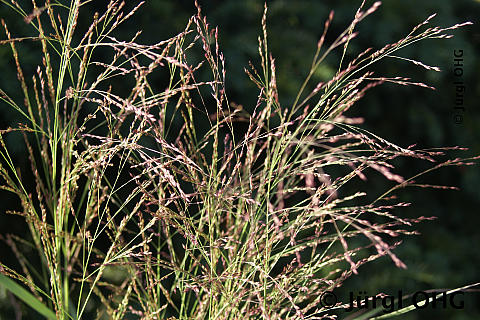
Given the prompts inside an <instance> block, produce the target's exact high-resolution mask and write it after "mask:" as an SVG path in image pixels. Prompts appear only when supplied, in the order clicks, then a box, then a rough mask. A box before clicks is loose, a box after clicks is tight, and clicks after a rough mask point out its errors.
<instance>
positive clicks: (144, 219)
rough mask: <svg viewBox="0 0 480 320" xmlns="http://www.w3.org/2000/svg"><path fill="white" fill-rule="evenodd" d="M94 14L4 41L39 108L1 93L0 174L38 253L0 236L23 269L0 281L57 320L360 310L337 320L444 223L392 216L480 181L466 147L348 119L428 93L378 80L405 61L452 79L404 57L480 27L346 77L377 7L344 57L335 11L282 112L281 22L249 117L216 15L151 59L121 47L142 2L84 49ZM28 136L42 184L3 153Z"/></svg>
mask: <svg viewBox="0 0 480 320" xmlns="http://www.w3.org/2000/svg"><path fill="white" fill-rule="evenodd" d="M89 2H90V1H84V2H82V1H79V0H73V1H71V2H70V4H69V5H67V6H65V5H63V4H61V3H60V2H51V1H46V3H45V4H44V6H42V7H38V5H37V4H35V1H33V5H34V6H33V9H31V10H28V9H27V8H26V7H22V6H20V5H19V4H18V3H17V2H15V1H2V3H3V4H4V5H9V6H10V7H11V8H12V10H15V11H16V12H17V13H18V14H20V15H21V16H22V17H23V18H24V21H25V23H27V24H30V26H31V27H32V28H33V29H34V30H35V31H36V32H37V35H36V36H34V37H23V38H22V37H15V35H12V33H11V32H10V31H9V29H8V27H7V25H6V23H5V22H4V21H3V20H2V25H3V28H4V30H5V34H6V39H5V40H1V41H0V42H1V44H4V45H9V46H10V48H11V50H12V53H13V61H14V63H15V66H16V69H17V74H18V79H19V81H20V84H21V89H22V93H23V96H24V99H23V104H22V103H20V102H18V101H16V100H15V99H13V98H11V96H10V95H9V94H8V93H7V92H4V91H3V90H2V91H0V94H1V96H0V98H1V100H2V104H3V105H4V106H5V105H8V106H9V107H11V108H12V109H14V110H16V111H17V112H18V113H20V114H21V116H22V117H23V123H22V124H18V125H17V126H15V127H11V128H6V129H2V130H1V134H0V143H1V151H0V152H1V166H0V173H1V177H2V189H3V190H5V191H8V192H11V193H13V194H15V195H16V196H17V198H18V200H20V204H21V209H20V210H16V211H11V212H9V213H11V214H15V215H19V216H21V217H23V218H24V219H25V222H26V226H27V227H28V229H29V237H27V238H26V239H23V238H21V237H18V236H16V235H6V236H4V237H3V239H4V240H5V241H6V242H7V243H8V244H9V245H10V247H11V248H12V250H13V252H14V253H15V255H16V256H17V260H18V263H17V265H15V266H10V267H9V266H7V265H5V264H1V267H0V269H1V270H0V271H1V273H2V275H3V276H2V278H1V279H2V283H3V284H4V285H5V284H7V283H8V284H9V285H10V287H9V288H14V289H11V291H12V292H13V293H14V294H16V295H17V296H18V298H20V300H21V301H23V302H24V303H26V304H27V305H29V306H31V307H33V308H35V309H36V310H37V311H38V312H40V313H41V314H42V315H44V316H46V317H47V318H57V319H86V318H89V319H90V318H92V319H93V318H97V319H126V318H132V319H133V318H138V319H164V318H167V317H174V318H178V319H254V318H262V319H300V318H309V319H320V318H329V317H332V316H333V314H334V312H335V310H336V309H341V308H342V307H345V305H342V304H341V302H339V303H338V305H335V306H331V307H324V306H322V305H321V301H320V299H321V296H322V293H324V292H326V291H331V290H333V289H335V288H337V287H339V286H341V285H342V283H343V281H344V280H345V279H347V278H348V277H349V276H350V275H351V274H353V273H358V270H359V267H360V266H361V265H363V264H364V263H366V262H369V261H372V260H375V259H377V258H379V257H382V256H389V257H390V258H391V259H392V260H393V263H394V264H395V265H396V266H397V267H401V268H404V267H405V264H404V263H403V262H402V261H401V259H400V258H399V257H397V256H396V255H395V254H394V252H393V249H394V248H395V247H396V246H397V245H398V244H399V241H395V239H396V238H397V237H399V236H400V235H404V234H412V233H414V231H413V230H407V229H409V228H406V227H410V226H412V225H413V224H415V223H417V222H419V221H422V220H425V219H428V218H425V217H420V218H417V219H405V218H401V217H398V216H396V215H395V214H394V213H393V210H394V209H395V208H396V207H400V206H406V205H408V204H407V203H402V202H395V199H394V198H393V197H392V193H393V192H394V191H395V190H397V189H399V188H404V187H407V186H415V185H417V183H416V182H415V180H416V179H417V178H418V176H420V175H422V174H424V173H426V172H430V171H433V170H436V169H438V168H440V167H445V166H459V165H468V164H471V162H469V161H468V160H467V159H451V160H447V161H440V162H438V161H437V160H436V159H439V158H440V156H441V155H443V154H444V152H445V151H446V150H448V149H449V148H444V149H431V150H425V149H415V148H414V147H413V146H411V147H406V148H405V147H400V146H397V145H395V144H393V143H391V142H389V141H386V140H385V139H382V138H380V137H378V136H376V135H375V134H374V133H371V132H368V131H366V130H364V129H362V128H361V127H360V126H359V124H361V122H362V119H360V118H352V117H348V116H347V115H346V114H345V113H346V111H347V110H348V109H349V108H350V107H351V106H352V105H354V104H355V103H356V102H357V101H358V100H359V99H360V98H361V97H362V96H363V95H364V94H365V92H366V90H368V89H370V88H372V87H375V86H377V85H379V84H382V83H384V82H393V83H397V84H400V85H417V86H422V87H428V86H427V85H426V84H423V83H420V82H412V81H411V80H410V79H407V78H403V77H382V76H376V75H374V74H373V72H371V71H369V67H370V66H372V65H373V64H375V63H378V62H379V61H380V60H382V59H383V58H385V57H393V58H399V59H403V60H407V61H408V62H412V63H414V64H417V65H420V66H421V67H424V68H426V69H428V70H435V71H438V68H436V67H430V66H427V65H425V64H423V63H421V62H418V61H415V60H412V59H410V58H408V59H407V58H405V57H400V56H397V51H399V50H400V49H402V48H403V47H405V46H408V45H411V44H414V43H415V42H417V41H422V40H425V39H433V38H448V37H450V35H448V34H447V33H448V32H449V31H451V30H454V29H456V28H459V27H461V26H464V25H466V24H469V23H464V24H457V25H454V26H452V27H448V28H439V27H430V28H427V27H426V25H427V24H428V23H429V22H430V20H431V19H432V18H433V16H430V17H429V18H428V19H427V20H425V21H424V22H422V23H421V24H419V25H418V26H416V27H415V28H414V29H413V30H412V32H411V33H409V34H408V35H406V36H405V37H404V38H402V39H400V40H399V41H397V42H395V43H392V44H389V45H386V46H385V47H383V48H381V49H379V50H373V49H371V48H370V49H367V50H365V51H364V52H362V53H360V54H359V55H358V56H357V57H356V58H355V59H353V60H351V61H345V60H346V53H347V50H348V46H349V44H350V42H351V41H353V39H354V38H355V36H356V35H357V33H356V31H355V28H356V26H357V24H358V23H360V22H361V21H362V20H363V19H364V18H365V17H367V16H368V15H370V14H371V13H373V12H374V11H375V10H376V9H377V8H378V6H379V5H380V3H379V2H376V3H374V4H373V5H372V6H371V7H369V8H365V6H364V3H362V4H361V6H360V8H359V9H358V11H357V13H356V15H355V17H354V19H353V21H352V22H351V24H350V25H349V26H348V27H347V28H346V30H345V31H344V32H343V33H341V34H340V35H339V36H338V38H337V39H336V40H334V41H333V42H332V43H331V44H329V45H327V44H325V36H326V33H327V30H328V28H329V26H330V24H331V22H332V19H333V12H332V13H331V14H330V16H329V17H328V19H327V21H326V23H325V29H324V33H323V35H322V37H321V39H320V40H319V42H318V46H317V51H316V53H315V56H314V58H313V61H312V65H311V69H310V71H309V73H308V75H307V77H306V80H305V82H304V84H303V85H302V87H301V88H300V89H299V92H298V95H297V97H296V99H295V100H294V103H293V104H292V105H288V106H282V105H281V104H280V99H279V89H281V88H277V85H276V69H275V59H274V58H273V57H272V55H271V53H270V52H269V50H268V42H267V27H266V16H267V8H266V7H265V12H264V15H263V19H262V28H263V30H262V35H261V36H260V37H259V55H260V63H259V66H258V68H257V67H254V64H251V65H250V68H249V69H247V70H246V72H247V74H248V76H249V77H250V79H251V80H252V81H253V82H254V83H255V84H256V85H257V86H258V89H259V90H258V93H257V94H258V99H257V104H256V106H255V107H254V108H253V112H248V111H246V110H245V109H244V108H243V107H241V106H240V105H236V104H234V103H230V102H229V100H228V98H227V93H226V89H225V77H226V72H225V67H224V66H225V58H224V56H223V55H222V53H221V52H220V49H219V44H218V30H217V29H216V28H212V27H211V26H210V25H209V24H208V23H207V21H206V19H205V17H204V16H203V15H202V12H201V10H200V6H199V5H197V8H198V13H197V14H196V15H194V16H193V17H191V19H190V20H189V21H188V23H187V25H186V27H185V29H184V31H182V32H181V33H179V34H178V35H176V36H174V37H172V38H170V39H167V40H164V41H161V42H158V43H155V44H148V45H146V44H141V43H139V42H137V40H136V39H137V38H138V35H139V33H137V34H136V35H135V36H134V37H133V38H132V39H130V40H119V39H117V38H116V37H115V36H114V31H115V29H117V27H118V26H120V25H121V24H122V23H123V22H124V21H126V20H127V19H129V18H130V17H131V16H132V15H133V14H134V13H135V12H136V11H137V9H138V8H139V7H140V6H141V5H142V4H143V2H140V3H139V4H138V5H137V6H136V7H134V8H133V9H131V10H128V11H126V10H124V8H123V7H124V3H123V2H120V1H116V0H112V1H110V3H109V4H108V6H107V7H106V9H105V11H104V12H103V13H97V14H95V15H94V16H93V19H92V21H91V24H90V25H89V26H87V27H85V28H84V29H85V30H82V32H79V31H78V29H79V28H80V26H79V15H81V14H82V7H83V6H85V5H87V4H88V3H89ZM21 41H35V42H36V43H38V44H39V49H40V50H41V52H42V54H41V61H39V63H40V65H39V66H38V68H37V69H36V72H35V73H34V74H32V75H28V77H27V76H26V75H25V74H24V71H23V69H22V64H21V54H20V53H19V52H18V51H17V46H18V43H19V42H21ZM335 49H336V50H340V51H341V52H342V53H343V54H342V59H341V61H340V63H339V66H338V71H337V72H336V74H335V76H334V77H333V78H332V79H330V80H329V81H327V82H321V83H318V84H314V89H313V90H312V91H310V92H308V88H309V87H310V86H311V83H310V82H311V77H312V75H313V74H314V73H315V71H316V70H317V69H318V67H319V66H320V64H321V63H322V62H323V61H324V59H325V57H326V56H327V55H328V54H329V53H330V52H332V51H333V50H335ZM105 57H110V60H106V58H105ZM205 69H207V70H208V71H209V72H208V73H207V72H203V71H204V70H205ZM202 72H203V73H202ZM206 74H208V78H206ZM160 78H161V79H163V80H165V79H166V81H164V82H165V86H164V87H160V88H158V86H157V85H156V84H155V85H154V80H152V79H160ZM125 88H127V89H125ZM242 123H247V124H248V126H247V127H246V129H245V130H242V129H241V128H242V126H241V125H240V124H242ZM18 134H22V135H23V137H24V141H25V148H26V150H27V152H28V155H29V159H30V162H31V173H30V174H31V175H33V178H34V181H35V182H34V184H33V185H31V184H29V183H28V181H27V180H26V179H24V178H23V175H24V174H22V173H21V172H20V171H19V170H17V168H16V164H15V162H14V160H12V159H13V158H12V156H11V155H10V153H9V151H8V148H7V144H6V143H5V139H4V137H5V136H7V135H18ZM450 149H459V148H450ZM398 157H410V158H417V159H419V161H420V160H424V161H429V162H431V163H432V167H431V168H430V169H428V170H427V171H425V172H422V173H419V174H418V175H416V176H414V177H411V178H403V177H402V176H400V175H399V174H397V173H395V172H394V167H393V165H392V160H394V159H395V158H398ZM372 169H373V170H375V171H377V172H379V173H381V174H382V175H383V176H384V177H385V178H386V179H387V180H390V181H392V182H394V183H395V184H394V186H393V187H392V188H390V189H388V190H386V191H385V193H384V194H382V195H380V196H379V197H377V198H376V199H375V200H374V201H367V200H365V199H366V198H365V195H366V192H368V190H367V191H363V190H357V192H354V193H351V194H346V193H344V191H343V190H344V189H345V187H344V186H345V185H347V184H348V183H349V182H351V181H352V180H354V179H363V180H365V179H366V177H367V175H369V174H370V173H371V171H372ZM419 186H421V187H425V186H427V185H419ZM442 188H448V187H442ZM362 238H363V239H365V240H366V241H363V242H362V240H358V241H357V240H356V239H362ZM369 248H373V250H371V249H369ZM32 252H33V254H32ZM10 279H13V280H14V281H15V282H13V284H12V282H9V281H11V280H10Z"/></svg>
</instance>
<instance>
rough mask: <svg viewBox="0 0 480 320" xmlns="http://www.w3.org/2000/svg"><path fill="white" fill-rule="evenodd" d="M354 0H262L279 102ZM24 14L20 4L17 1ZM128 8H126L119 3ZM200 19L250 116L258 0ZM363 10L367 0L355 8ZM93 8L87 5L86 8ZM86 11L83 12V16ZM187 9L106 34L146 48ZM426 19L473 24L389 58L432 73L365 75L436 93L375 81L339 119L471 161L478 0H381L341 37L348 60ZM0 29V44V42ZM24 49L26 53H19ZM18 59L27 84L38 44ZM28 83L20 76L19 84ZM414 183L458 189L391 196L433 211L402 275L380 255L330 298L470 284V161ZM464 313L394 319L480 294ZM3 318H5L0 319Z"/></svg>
mask: <svg viewBox="0 0 480 320" xmlns="http://www.w3.org/2000/svg"><path fill="white" fill-rule="evenodd" d="M360 2H361V1H356V0H355V1H353V0H341V1H338V0H337V1H325V0H323V1H293V0H290V1H286V0H283V1H282V0H276V1H268V6H269V9H268V19H267V23H268V32H269V47H270V50H271V51H272V54H273V56H274V57H275V58H276V69H277V80H278V87H279V91H280V102H281V104H282V105H283V106H288V104H289V103H291V102H292V101H293V98H294V97H295V96H296V93H297V90H298V88H299V87H300V85H301V83H302V81H303V80H304V77H305V76H306V73H307V72H308V68H309V66H310V64H311V59H312V57H313V54H314V50H315V49H316V44H317V41H318V39H319V37H320V35H321V33H322V31H323V25H324V21H325V19H326V18H327V16H328V13H329V11H330V10H331V9H334V10H335V18H334V20H333V25H332V26H331V29H330V32H329V37H327V44H328V41H332V40H333V39H334V38H335V37H336V36H337V35H338V34H339V33H340V32H341V31H343V30H344V29H345V28H346V27H347V26H348V24H349V22H350V21H351V20H352V18H353V16H354V14H355V12H356V9H357V7H358V5H359V4H360ZM20 3H21V4H22V3H23V5H24V6H25V8H30V7H31V3H30V1H20ZM135 3H136V1H127V6H133V5H135ZM199 3H200V4H201V6H202V12H203V13H204V14H205V15H206V16H207V18H208V20H209V22H210V24H211V25H214V26H215V25H217V26H218V27H219V41H220V47H221V50H222V51H223V53H224V55H225V58H226V69H227V94H228V96H229V99H230V101H231V102H235V103H238V104H242V105H243V106H244V108H245V109H247V110H252V108H253V106H254V105H255V101H256V98H257V94H258V93H257V90H256V87H255V86H254V85H253V83H251V82H250V80H249V79H248V77H247V76H246V74H245V73H244V71H243V70H244V69H243V68H244V67H246V66H248V61H249V60H251V61H252V62H254V63H255V64H258V61H259V58H258V50H257V37H258V35H259V34H260V33H261V25H260V20H261V16H262V12H263V1H259V0H247V1H238V0H224V1H199ZM367 3H369V4H371V3H372V2H367ZM95 4H97V5H99V4H102V5H101V6H99V7H98V8H96V7H95ZM94 10H103V2H102V1H93V3H92V4H89V5H87V6H86V7H85V8H84V9H83V11H81V12H80V16H81V17H82V14H83V17H84V18H85V19H86V21H90V19H91V17H92V15H93V11H94ZM89 11H91V12H89ZM195 12H196V9H195V8H194V5H193V1H186V0H182V1H165V0H161V1H159V0H155V1H147V3H146V4H145V5H144V7H143V8H142V9H141V10H140V11H139V12H138V13H137V14H136V15H135V16H134V17H133V18H132V19H131V20H130V22H129V23H127V24H125V25H124V26H123V29H121V30H117V33H116V37H117V38H119V39H127V38H128V37H129V36H131V35H133V34H134V33H135V32H136V31H137V30H138V29H142V30H144V32H143V33H142V35H141V36H140V41H141V42H144V43H154V42H158V41H160V40H163V39H165V38H167V37H170V36H173V35H175V34H177V33H178V32H180V31H182V30H183V28H184V26H185V24H186V22H187V20H188V18H189V17H190V16H191V15H193V14H194V13H195ZM432 13H437V16H436V18H434V20H433V21H432V22H431V26H435V25H439V26H441V27H447V26H450V25H453V24H455V23H460V22H464V21H472V22H473V23H474V25H472V26H467V27H464V28H462V29H460V30H455V31H453V32H452V33H453V34H454V35H455V37H454V38H453V39H435V40H427V41H424V42H421V43H418V44H416V45H414V46H411V47H408V48H406V49H403V50H402V51H400V52H399V53H398V55H402V56H404V57H408V58H412V59H416V60H420V61H422V62H424V63H426V64H429V65H436V66H438V67H440V69H441V70H442V72H440V73H437V72H434V71H426V70H425V69H423V68H421V67H418V66H414V65H413V64H411V63H408V62H405V61H398V60H393V59H390V60H383V61H382V62H381V63H380V64H379V65H378V66H377V67H376V69H375V71H376V72H377V75H385V76H406V77H411V78H412V79H413V80H416V81H421V82H426V83H428V84H429V85H432V86H434V87H436V90H435V91H433V90H429V89H426V88H420V87H405V86H398V85H393V84H384V85H383V86H381V87H377V88H375V89H373V90H371V91H369V92H368V93H367V95H366V96H365V97H364V98H363V99H362V100H360V101H359V102H358V103H357V104H356V106H354V107H352V108H351V109H350V110H349V112H348V114H349V115H350V116H361V117H364V118H365V124H364V125H363V127H364V128H366V129H367V130H369V131H371V132H374V133H375V134H376V135H378V136H381V137H383V138H386V139H387V140H389V141H391V142H393V143H396V144H398V145H400V146H403V147H407V146H409V145H411V144H417V147H419V148H432V147H442V146H457V145H458V146H462V147H468V148H469V150H468V151H465V152H458V151H457V152H450V153H449V156H450V157H451V158H453V157H457V156H460V157H468V156H474V155H479V154H480V121H479V120H480V111H479V110H478V99H479V98H480V82H479V81H478V80H479V77H478V72H479V71H480V59H478V58H477V57H478V56H479V54H480V25H479V23H480V22H479V21H478V17H480V1H477V0H455V1H448V0H423V1H413V0H389V1H385V2H384V3H383V4H382V6H381V7H380V9H379V10H378V11H377V12H375V13H374V14H373V15H371V16H369V17H368V18H367V19H365V20H364V21H363V22H361V24H360V25H359V29H358V30H359V31H360V34H359V36H358V38H357V39H356V40H354V41H353V42H352V45H351V48H350V53H351V57H354V56H355V55H356V54H358V53H360V52H361V51H363V50H364V49H366V48H368V47H373V48H381V47H383V46H384V45H385V44H387V43H391V42H395V41H397V40H399V39H400V38H401V37H403V36H405V35H406V34H408V32H409V31H410V30H411V29H412V28H413V27H414V26H415V25H417V24H418V23H420V22H422V21H423V20H424V19H425V18H427V17H428V16H429V15H430V14H432ZM0 17H2V18H4V19H5V20H6V21H7V23H8V25H9V29H10V31H11V32H12V33H13V35H14V36H15V35H17V36H18V35H25V34H28V33H29V32H31V31H29V29H28V27H27V26H26V25H25V23H24V22H23V20H22V19H21V18H19V17H18V16H17V15H16V14H15V13H14V12H13V11H12V10H11V9H9V8H8V7H7V6H6V5H4V4H0ZM4 38H5V35H4V34H2V35H1V36H0V39H4ZM30 49H31V50H30ZM454 50H463V59H464V61H463V63H464V68H463V70H464V74H463V81H464V83H465V86H466V91H465V93H464V94H465V100H464V106H465V108H466V112H465V113H464V114H463V122H462V123H461V124H456V123H455V122H454V118H453V117H454V115H455V112H454V109H453V107H454V104H455V86H454V84H453V81H454V76H453V58H454V56H453V52H454ZM19 52H20V54H21V57H20V58H21V61H22V63H23V65H24V72H25V74H26V75H27V76H26V77H27V79H31V75H32V72H33V70H35V68H36V65H38V64H39V63H40V61H38V57H39V55H40V50H39V46H37V45H36V44H32V43H22V44H21V45H20V46H19ZM340 53H341V52H340V50H338V51H335V52H333V54H332V55H331V56H330V58H329V59H327V61H326V63H325V64H324V65H323V66H322V67H321V68H320V70H319V71H318V72H317V73H316V74H315V76H314V77H315V80H317V81H321V80H322V79H323V80H325V79H328V78H330V77H331V76H332V75H333V74H334V72H335V71H336V68H337V67H338V62H339V54H340ZM30 81H31V80H30ZM0 88H2V89H4V90H5V91H6V92H7V93H9V94H11V95H12V96H14V97H17V99H21V96H20V95H19V94H20V85H19V83H18V81H17V77H16V73H15V67H14V65H13V60H12V58H11V52H10V50H9V47H7V46H3V47H0ZM17 121H18V118H17V115H16V114H15V112H14V111H12V110H11V109H10V108H8V107H7V106H6V105H5V104H0V127H1V128H5V127H7V126H9V125H14V124H15V123H17ZM7 144H8V147H9V150H10V151H11V153H12V154H13V155H14V157H15V160H16V161H17V162H16V163H18V165H19V167H21V168H24V169H25V168H26V169H28V168H29V167H28V162H27V160H26V156H25V154H24V153H23V149H22V148H21V147H20V146H21V144H22V140H21V137H20V136H15V135H11V137H10V138H8V139H7ZM395 164H396V165H397V169H396V172H397V173H401V174H403V175H404V177H410V176H411V175H413V174H415V173H416V172H419V171H421V170H422V169H425V168H426V167H425V166H424V165H425V164H424V163H422V162H419V161H406V160H403V161H397V162H396V163H395ZM420 182H424V183H427V182H428V183H437V184H442V185H450V186H458V187H460V188H461V190H460V191H449V190H430V189H406V190H402V191H401V192H398V193H397V194H398V195H399V197H400V200H402V201H407V202H412V203H413V205H412V206H411V207H409V208H404V209H402V210H397V211H396V213H397V214H398V215H400V216H402V217H418V216H436V217H438V218H437V219H436V220H434V221H429V222H423V223H422V224H419V225H417V226H416V227H417V230H418V231H419V232H420V233H421V235H419V236H412V237H406V238H404V239H403V240H404V242H403V244H402V245H401V246H400V247H399V248H398V249H396V250H395V252H396V254H397V255H398V256H399V257H400V258H401V259H402V260H403V261H404V262H405V263H406V264H407V266H408V269H407V270H401V269H397V268H395V266H394V264H393V262H392V261H391V260H390V259H388V258H382V259H379V260H378V261H375V262H373V263H370V264H367V265H365V266H363V267H361V268H360V270H359V275H357V276H354V277H352V278H351V279H349V280H348V281H347V282H346V283H345V286H344V287H343V289H342V290H339V291H338V292H336V293H337V296H338V297H339V298H340V299H342V300H346V299H347V297H348V293H349V292H350V291H352V292H354V294H357V293H358V292H359V291H366V292H367V294H370V295H372V294H375V293H377V292H380V291H382V292H385V293H388V294H396V292H397V291H398V290H402V291H403V293H413V292H415V291H419V290H426V289H434V288H455V287H459V286H463V285H466V284H470V283H474V282H478V281H480V276H479V273H478V270H479V266H480V256H479V253H480V250H479V248H478V245H479V244H480V235H479V233H478V226H479V222H480V218H479V215H478V211H479V210H478V207H479V206H480V201H479V200H480V188H479V183H480V172H479V167H478V166H471V167H461V168H456V167H450V168H444V169H441V170H440V171H435V172H434V173H432V174H429V175H427V176H425V177H423V178H422V179H421V181H420ZM360 187H361V188H363V189H364V190H366V191H368V192H369V193H370V194H373V195H379V194H380V193H381V192H382V191H384V190H385V189H386V188H387V187H389V185H386V184H385V181H384V180H383V179H375V176H373V177H372V179H369V180H368V181H367V183H365V184H362V185H360ZM17 206H18V204H17V203H16V199H15V198H13V197H11V196H10V195H8V194H6V193H5V192H2V193H0V234H5V233H8V232H14V233H19V234H21V233H22V232H25V230H26V226H25V223H24V222H23V221H22V220H21V219H18V218H16V217H14V216H11V215H5V210H8V209H12V208H16V207H17ZM0 257H1V258H0V259H1V261H2V262H4V263H6V264H7V265H9V260H10V261H11V260H12V259H13V258H12V257H13V256H12V255H11V253H10V251H9V248H8V247H7V245H6V244H5V243H3V242H2V243H0ZM464 299H465V309H464V310H454V309H452V308H449V307H447V309H446V310H443V309H441V308H438V307H437V308H436V309H435V310H434V309H433V308H428V309H426V310H424V311H414V312H411V313H409V314H407V315H403V316H401V318H402V319H455V320H460V319H480V307H479V306H478V305H480V294H479V293H478V292H473V293H468V294H465V296H464ZM9 305H10V300H9V299H8V298H7V296H6V293H5V290H4V289H3V288H1V287H0V320H3V319H9V318H8V316H6V315H7V314H9V312H10V311H9V310H11V309H10V306H9ZM4 315H5V316H4Z"/></svg>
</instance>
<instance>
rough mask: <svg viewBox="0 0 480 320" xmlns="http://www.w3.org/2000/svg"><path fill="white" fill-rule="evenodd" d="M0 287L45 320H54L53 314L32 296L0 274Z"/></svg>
mask: <svg viewBox="0 0 480 320" xmlns="http://www.w3.org/2000/svg"><path fill="white" fill-rule="evenodd" d="M0 285H3V286H4V287H5V289H7V290H9V291H10V292H11V293H13V294H14V295H16V296H17V297H18V298H19V299H20V300H22V301H23V302H25V303H26V304H27V305H29V306H30V307H32V308H33V309H34V310H35V311H37V312H38V313H40V314H41V315H43V316H44V317H46V318H47V319H52V320H56V319H57V317H56V316H55V313H54V312H53V311H52V310H50V309H49V308H47V307H46V306H45V305H44V304H43V303H42V302H40V301H39V300H38V299H37V298H36V297H35V296H34V295H32V294H31V293H30V292H28V291H27V290H25V289H24V288H23V287H22V286H20V285H19V284H17V283H16V282H15V281H13V280H12V279H10V278H8V277H7V276H5V275H3V274H1V273H0Z"/></svg>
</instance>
